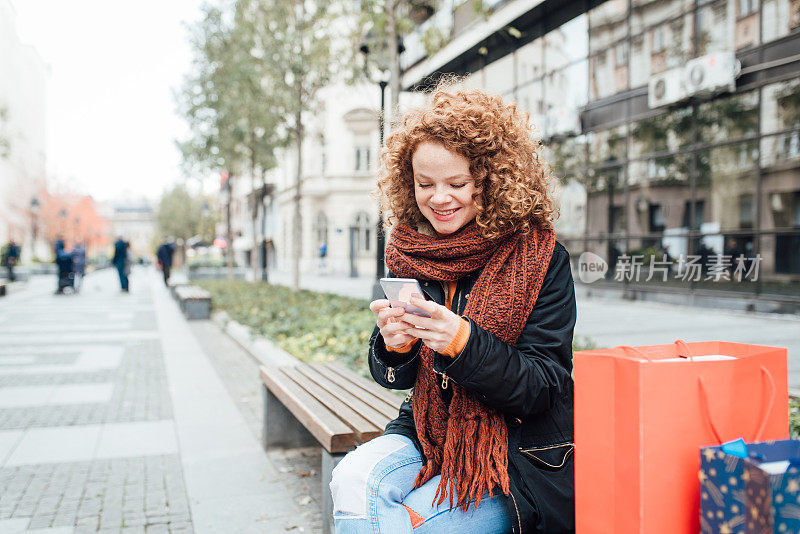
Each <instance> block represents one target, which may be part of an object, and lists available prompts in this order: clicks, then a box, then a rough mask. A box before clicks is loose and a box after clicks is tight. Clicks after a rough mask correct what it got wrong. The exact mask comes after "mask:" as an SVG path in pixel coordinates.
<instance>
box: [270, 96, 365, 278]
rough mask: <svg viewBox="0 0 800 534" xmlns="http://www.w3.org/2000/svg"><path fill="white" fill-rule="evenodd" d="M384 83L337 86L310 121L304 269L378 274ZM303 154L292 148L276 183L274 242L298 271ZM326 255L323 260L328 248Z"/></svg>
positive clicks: (282, 265)
mask: <svg viewBox="0 0 800 534" xmlns="http://www.w3.org/2000/svg"><path fill="white" fill-rule="evenodd" d="M379 99H380V90H379V89H378V86H377V84H361V85H357V86H352V87H351V86H344V85H341V84H340V85H331V86H330V87H327V88H325V89H324V90H323V91H322V92H321V101H322V103H323V105H322V106H321V110H320V112H319V114H318V115H317V120H316V121H315V122H314V124H313V125H310V128H309V133H308V135H307V136H306V141H305V145H304V154H303V171H304V172H303V184H302V200H301V210H300V211H301V214H302V215H301V220H302V238H301V242H300V246H301V251H302V254H301V265H300V270H301V272H319V271H324V272H326V273H337V274H351V273H352V274H359V275H370V274H374V273H375V253H376V235H375V232H376V225H377V221H378V204H377V201H376V200H375V199H373V198H372V197H371V196H370V193H371V192H372V191H373V190H374V189H375V188H376V176H377V164H378V150H379V146H378V116H379V112H378V107H379V106H378V104H379ZM296 160H297V156H296V152H295V151H294V150H292V149H291V147H290V148H289V149H287V150H286V151H284V152H283V154H282V157H281V158H280V160H279V161H280V163H279V166H278V168H277V169H275V170H274V171H273V172H272V173H271V174H270V176H271V178H272V180H273V183H274V184H275V193H274V200H273V201H272V205H271V207H272V208H273V213H274V220H273V221H272V222H273V224H272V225H271V227H272V229H273V232H274V234H273V236H272V240H273V241H274V243H275V245H276V252H277V254H276V255H277V258H276V260H277V267H278V268H279V269H281V270H286V271H288V270H291V267H292V257H293V256H292V254H293V250H294V238H293V233H292V232H293V227H294V226H293V225H294V217H295V210H294V191H295V189H294V184H295V182H296V170H295V169H296V168H297V167H296ZM323 245H324V248H325V250H326V257H325V260H324V262H321V261H320V257H319V256H320V247H321V246H323Z"/></svg>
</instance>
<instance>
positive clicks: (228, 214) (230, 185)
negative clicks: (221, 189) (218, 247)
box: [225, 173, 233, 281]
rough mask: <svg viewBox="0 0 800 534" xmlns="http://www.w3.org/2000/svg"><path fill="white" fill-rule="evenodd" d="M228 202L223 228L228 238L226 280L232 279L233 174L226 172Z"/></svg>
mask: <svg viewBox="0 0 800 534" xmlns="http://www.w3.org/2000/svg"><path fill="white" fill-rule="evenodd" d="M227 187H228V203H227V205H226V206H225V230H226V233H227V235H226V236H225V238H226V239H227V240H228V243H227V245H226V247H225V255H226V256H227V260H228V267H227V271H228V274H227V278H228V281H231V280H233V230H232V229H231V200H232V199H233V176H231V174H230V173H229V174H228V183H227Z"/></svg>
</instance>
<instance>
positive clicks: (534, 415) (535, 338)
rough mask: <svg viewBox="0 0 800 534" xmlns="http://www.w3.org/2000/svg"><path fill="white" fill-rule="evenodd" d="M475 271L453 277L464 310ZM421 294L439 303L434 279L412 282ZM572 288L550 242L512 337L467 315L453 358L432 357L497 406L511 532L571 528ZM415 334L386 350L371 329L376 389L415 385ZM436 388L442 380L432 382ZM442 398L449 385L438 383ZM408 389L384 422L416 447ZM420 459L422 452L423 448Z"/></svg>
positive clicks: (563, 259) (565, 256)
mask: <svg viewBox="0 0 800 534" xmlns="http://www.w3.org/2000/svg"><path fill="white" fill-rule="evenodd" d="M479 274H480V271H476V272H474V273H470V274H469V275H467V276H465V277H464V278H462V279H461V280H459V281H458V285H457V288H456V293H455V295H454V297H453V312H455V313H457V314H462V313H463V311H464V308H465V307H466V305H467V300H468V299H469V292H470V290H471V289H472V287H473V285H474V284H475V282H476V281H477V279H478V275H479ZM420 285H421V287H422V290H423V291H424V292H425V293H426V294H427V296H428V297H429V298H430V299H431V300H433V301H435V302H437V303H439V304H444V302H445V299H444V296H445V289H444V286H443V284H442V283H441V282H435V281H430V280H420ZM575 318H576V308H575V292H574V288H573V282H572V272H571V271H570V264H569V253H568V252H567V251H566V249H565V248H564V247H563V245H561V243H558V242H556V245H555V249H554V250H553V256H552V258H551V260H550V264H549V266H548V269H547V273H546V275H545V278H544V282H543V283H542V288H541V290H540V291H539V296H538V298H537V300H536V304H535V306H534V308H533V311H532V312H531V314H530V317H528V321H527V323H526V325H525V327H524V329H523V331H522V334H521V335H520V337H519V340H518V341H517V344H516V346H513V345H509V344H507V343H505V342H503V341H502V340H500V339H498V338H497V337H496V336H494V335H493V334H491V333H489V332H487V331H485V330H483V329H482V328H480V327H478V326H477V325H476V324H475V323H474V322H473V321H472V320H470V334H469V339H468V340H467V343H466V345H465V346H464V349H463V350H462V351H461V353H460V354H459V355H458V356H457V357H456V358H453V359H451V358H447V357H445V356H442V355H441V354H435V356H434V370H435V371H436V372H438V373H443V374H445V375H447V376H448V377H449V379H450V380H452V381H453V382H455V383H457V384H458V385H460V386H462V387H464V388H467V389H468V390H470V391H471V392H472V393H474V394H476V395H477V396H478V398H480V399H481V400H482V401H483V402H484V403H485V404H486V405H487V406H491V407H493V408H496V409H498V410H499V411H501V412H502V413H504V414H505V418H506V423H507V425H508V440H509V443H508V445H509V447H508V450H509V462H508V473H509V478H510V480H511V495H510V497H508V498H507V499H506V500H507V505H508V508H509V511H510V515H511V518H512V526H513V532H514V534H522V533H528V532H543V533H544V532H546V533H548V534H557V533H561V532H574V529H575V526H574V524H575V521H574V520H575V517H574V516H575V510H574V509H575V502H574V471H573V463H572V458H573V452H574V444H573V432H572V429H573V417H572V397H573V395H572V334H573V329H574V327H575ZM420 346H421V342H419V341H417V343H416V345H415V346H414V347H413V348H412V350H411V351H410V352H409V353H406V354H399V353H394V352H389V351H387V350H386V346H385V345H384V343H383V337H382V336H381V335H380V332H379V330H378V329H377V328H376V329H375V331H374V332H373V334H372V338H371V340H370V354H369V365H370V371H371V372H372V376H373V378H374V379H375V381H376V382H378V383H379V384H380V385H382V386H383V387H387V388H392V389H408V388H411V387H413V385H414V381H415V379H416V375H417V367H418V364H419V349H420ZM440 388H441V385H440ZM441 391H442V394H443V395H444V397H445V399H446V400H449V396H450V395H451V394H452V392H451V390H449V389H445V390H441ZM412 410H413V396H409V397H406V401H405V402H403V405H402V406H401V407H400V415H399V417H397V419H395V420H394V421H391V422H390V423H389V424H388V425H387V426H386V433H387V434H402V435H405V436H407V437H409V438H410V439H412V440H413V441H414V443H415V444H416V445H417V449H418V450H420V453H421V452H422V448H421V447H420V445H419V441H418V440H417V433H416V430H415V427H414V416H413V411H412ZM423 458H424V456H423Z"/></svg>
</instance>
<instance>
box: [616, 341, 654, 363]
mask: <svg viewBox="0 0 800 534" xmlns="http://www.w3.org/2000/svg"><path fill="white" fill-rule="evenodd" d="M616 348H618V349H622V352H625V351H630V352H633V353H634V354H636V355H637V356H641V357H642V358H644V359H645V360H647V361H648V362H650V361H653V358H651V357H650V356H648V355H647V354H645V353H644V352H642V351H641V350H640V349H638V348H636V347H631V346H630V345H617V346H616Z"/></svg>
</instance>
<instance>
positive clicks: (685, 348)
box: [675, 339, 694, 361]
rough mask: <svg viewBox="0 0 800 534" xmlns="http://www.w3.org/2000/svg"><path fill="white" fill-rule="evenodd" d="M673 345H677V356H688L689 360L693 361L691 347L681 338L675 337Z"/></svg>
mask: <svg viewBox="0 0 800 534" xmlns="http://www.w3.org/2000/svg"><path fill="white" fill-rule="evenodd" d="M675 345H677V346H678V349H677V351H676V352H677V353H678V357H680V358H689V359H690V360H692V361H694V355H693V354H692V349H690V348H689V345H688V344H687V343H686V342H685V341H684V340H682V339H676V340H675Z"/></svg>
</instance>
